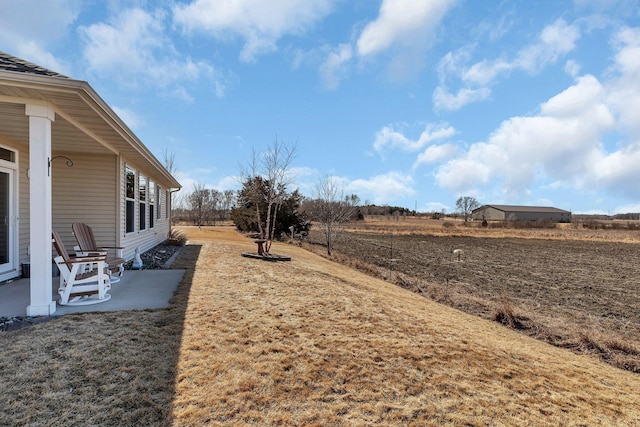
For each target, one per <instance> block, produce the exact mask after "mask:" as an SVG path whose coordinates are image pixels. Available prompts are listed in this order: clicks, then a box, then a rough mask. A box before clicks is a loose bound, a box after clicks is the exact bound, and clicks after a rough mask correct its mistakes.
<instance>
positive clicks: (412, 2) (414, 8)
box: [357, 0, 454, 56]
mask: <svg viewBox="0 0 640 427" xmlns="http://www.w3.org/2000/svg"><path fill="white" fill-rule="evenodd" d="M453 4H454V2H453V1H451V0H431V1H429V0H383V2H382V5H381V6H380V12H379V15H378V18H377V19H376V20H375V21H373V22H370V23H369V24H368V25H367V26H366V27H365V28H364V30H363V31H362V34H361V35H360V37H359V39H358V41H357V47H358V54H359V55H360V56H369V55H376V54H378V53H380V52H382V51H384V50H387V49H389V48H391V47H392V46H394V45H402V46H405V47H407V46H415V45H416V44H417V45H420V44H423V45H424V44H425V43H427V42H428V35H429V34H430V33H432V32H433V30H434V28H435V26H436V25H437V24H438V23H439V22H440V20H441V19H442V17H443V16H444V15H445V14H446V12H447V11H448V10H449V9H450V8H451V7H452V6H453ZM422 47H424V46H422Z"/></svg>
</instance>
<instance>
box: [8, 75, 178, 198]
mask: <svg viewBox="0 0 640 427" xmlns="http://www.w3.org/2000/svg"><path fill="white" fill-rule="evenodd" d="M27 103H47V104H48V105H50V106H51V107H52V108H53V109H54V111H55V112H56V115H55V121H54V122H53V123H52V127H51V133H52V150H53V151H54V152H65V153H74V152H76V153H88V154H109V153H111V154H114V155H116V154H120V155H122V157H123V158H125V159H129V160H131V161H132V162H135V163H136V164H138V165H141V166H143V167H144V168H145V169H149V170H150V171H157V174H158V175H160V176H162V178H163V179H162V181H164V185H165V186H168V187H173V188H175V187H179V186H180V185H179V183H178V182H177V181H176V180H175V178H173V177H172V176H171V175H170V174H169V173H168V172H167V171H166V170H164V168H163V166H162V164H161V163H160V162H159V161H158V160H157V159H156V158H155V157H154V156H153V155H152V154H151V153H150V152H149V151H148V149H147V148H146V147H145V146H144V145H143V144H142V142H141V141H139V140H138V139H137V137H135V135H134V134H133V132H132V131H131V130H130V129H129V128H128V127H127V126H126V125H125V124H124V123H123V122H122V121H121V119H119V118H118V117H117V115H116V114H115V113H114V112H113V110H111V108H110V107H109V106H108V105H106V103H104V101H103V100H102V99H101V98H100V97H99V95H98V94H97V93H95V92H94V91H93V89H92V88H91V87H90V86H89V85H88V83H86V82H82V81H77V80H71V79H67V78H59V77H48V76H31V75H27V76H22V75H19V73H12V72H3V71H0V134H3V135H5V136H7V137H9V138H11V139H13V140H16V141H18V142H21V143H25V144H27V143H28V139H29V136H28V123H29V120H28V117H27V116H26V115H25V112H24V105H25V104H27Z"/></svg>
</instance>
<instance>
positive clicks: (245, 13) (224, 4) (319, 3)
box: [173, 0, 334, 62]
mask: <svg viewBox="0 0 640 427" xmlns="http://www.w3.org/2000/svg"><path fill="white" fill-rule="evenodd" d="M333 3H334V1H333V0H315V1H308V0H271V1H263V0H236V1H233V2H230V1H224V0H194V1H192V2H191V3H189V4H186V5H183V4H180V5H177V6H175V7H174V10H173V11H174V18H175V21H176V23H178V24H179V25H181V26H183V27H184V28H185V29H186V30H187V31H190V32H194V31H198V32H204V33H206V34H209V35H210V36H212V37H214V38H216V39H219V40H227V39H229V38H234V37H240V38H242V39H243V40H244V47H243V48H242V51H241V53H240V59H241V60H242V61H245V62H252V61H254V60H255V59H256V57H257V56H259V55H263V54H266V53H270V52H274V51H276V50H277V42H278V40H279V39H280V38H282V37H283V36H285V35H290V34H291V35H300V34H304V33H305V32H307V31H308V30H309V28H311V27H312V26H313V25H315V24H316V23H317V22H318V21H320V20H321V19H322V18H324V17H325V16H327V15H328V14H329V13H330V12H331V11H332V6H333Z"/></svg>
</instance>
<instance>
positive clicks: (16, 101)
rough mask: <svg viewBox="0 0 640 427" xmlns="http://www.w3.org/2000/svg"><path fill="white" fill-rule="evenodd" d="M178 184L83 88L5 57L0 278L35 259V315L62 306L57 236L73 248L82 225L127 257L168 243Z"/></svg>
mask: <svg viewBox="0 0 640 427" xmlns="http://www.w3.org/2000/svg"><path fill="white" fill-rule="evenodd" d="M179 188H180V184H179V183H178V182H177V181H176V179H175V178H174V177H173V176H171V174H170V173H169V172H168V171H167V170H166V169H165V168H164V167H163V165H162V164H161V162H160V161H158V159H156V158H155V157H154V156H153V155H152V154H151V152H150V151H149V150H148V149H147V148H146V147H145V146H144V145H143V144H142V142H141V141H140V140H139V139H138V138H137V137H136V135H134V133H133V132H132V131H131V130H130V129H129V128H128V127H127V125H126V124H125V123H124V122H123V121H122V119H120V118H119V117H118V116H117V115H116V113H115V112H114V111H113V110H112V109H111V108H110V107H109V106H108V105H107V104H106V102H105V101H104V100H103V99H102V98H101V97H100V96H99V95H98V94H97V93H96V92H95V90H94V89H93V88H92V87H91V86H89V84H88V83H87V82H84V81H79V80H73V79H71V78H68V77H66V76H63V75H61V74H58V73H56V72H53V71H51V70H47V69H45V68H42V67H39V66H37V65H34V64H31V63H29V62H26V61H24V60H21V59H19V58H16V57H13V56H11V55H8V54H6V53H3V52H0V281H4V280H8V279H11V278H14V277H17V276H19V275H20V272H21V265H22V264H26V263H30V285H29V286H30V304H29V306H28V307H27V314H28V315H29V316H42V315H45V316H46V315H50V314H52V313H53V312H55V310H56V302H55V301H52V286H53V285H52V272H53V271H52V268H55V266H54V265H53V264H52V259H53V256H54V254H53V253H52V245H51V232H52V230H55V231H57V232H58V233H59V234H60V236H61V238H62V240H63V242H64V245H65V246H66V248H67V249H68V250H69V249H71V248H73V246H74V245H76V241H75V237H74V236H73V234H72V230H71V224H72V223H74V222H84V223H86V224H88V225H90V226H91V227H92V228H93V231H94V234H95V237H96V241H97V242H98V244H100V245H103V246H123V247H125V250H124V253H123V257H124V258H125V259H131V258H133V256H134V253H135V250H136V248H139V250H140V252H143V251H145V250H147V249H150V248H152V247H153V246H155V245H157V244H159V243H161V242H163V241H164V240H166V239H167V236H168V233H169V231H170V225H171V218H170V213H171V206H170V201H171V197H170V194H171V191H172V190H176V189H179ZM2 219H4V221H2Z"/></svg>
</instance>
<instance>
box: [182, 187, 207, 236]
mask: <svg viewBox="0 0 640 427" xmlns="http://www.w3.org/2000/svg"><path fill="white" fill-rule="evenodd" d="M186 201H187V205H188V209H189V211H190V213H191V218H192V220H193V223H194V225H197V226H198V227H202V225H204V224H205V223H206V221H207V220H208V219H209V210H210V205H209V190H207V189H206V188H205V186H204V184H201V183H198V182H196V183H194V184H193V192H192V193H191V194H189V195H188V196H187V197H186Z"/></svg>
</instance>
